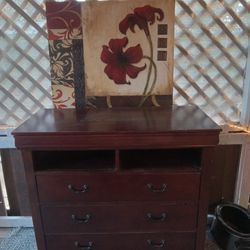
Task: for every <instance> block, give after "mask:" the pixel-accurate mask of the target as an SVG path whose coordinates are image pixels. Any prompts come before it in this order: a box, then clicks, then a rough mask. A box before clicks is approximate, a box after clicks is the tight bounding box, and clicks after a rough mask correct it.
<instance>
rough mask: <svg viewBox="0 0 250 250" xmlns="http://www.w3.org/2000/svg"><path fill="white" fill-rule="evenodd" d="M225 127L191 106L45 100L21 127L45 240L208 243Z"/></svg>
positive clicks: (117, 247) (54, 247) (99, 247)
mask: <svg viewBox="0 0 250 250" xmlns="http://www.w3.org/2000/svg"><path fill="white" fill-rule="evenodd" d="M219 132H220V128H219V127H218V126H217V125H216V124H215V123H214V122H213V121H211V120H210V119H209V118H208V117H207V116H206V115H205V114H204V113H203V112H202V111H200V110H199V109H198V108H197V107H194V106H183V107H176V106H171V107H169V108H145V109H136V108H134V109H132V108H117V109H97V110H85V111H83V112H81V113H79V112H76V111H75V110H53V109H51V110H41V111H39V112H38V113H37V114H35V115H33V116H32V117H31V118H30V119H29V120H28V121H26V122H25V123H24V124H23V125H21V126H20V127H19V128H17V129H16V130H15V131H14V132H13V134H14V136H15V142H16V147H17V148H18V149H21V150H22V155H23V159H24V164H25V171H26V176H27V181H28V187H29V192H30V199H31V207H32V213H33V222H34V227H35V232H36V239H37V243H38V249H39V250H45V249H47V250H77V249H80V250H92V249H93V250H149V249H168V250H203V249H204V237H205V230H206V216H207V200H208V188H207V187H208V181H209V168H210V166H211V165H212V164H213V147H214V146H216V145H217V144H218V136H219Z"/></svg>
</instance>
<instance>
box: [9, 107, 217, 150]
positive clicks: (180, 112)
mask: <svg viewBox="0 0 250 250" xmlns="http://www.w3.org/2000/svg"><path fill="white" fill-rule="evenodd" d="M219 132H220V127H219V126H218V125H216V124H215V123H214V122H213V121H212V120H211V119H210V118H209V117H208V116H207V115H205V114H204V113H203V112H202V111H201V110H200V109H199V108H197V107H195V106H191V105H188V106H179V107H177V106H171V107H169V108H145V109H143V108H141V109H136V108H113V109H97V110H85V111H84V112H82V113H77V112H76V110H73V109H67V110H56V109H44V110H40V111H39V112H38V113H36V114H35V115H33V116H32V117H31V118H30V119H28V120H27V121H26V122H24V123H23V124H22V125H21V126H19V127H18V128H17V129H16V130H14V131H13V135H14V136H15V139H16V146H17V147H18V148H23V147H25V148H27V147H28V148H30V147H31V148H33V147H40V146H42V147H43V146H45V145H46V144H47V146H49V145H51V146H52V147H61V146H62V145H65V146H66V147H67V146H69V147H75V146H76V147H79V146H84V147H85V146H88V145H87V144H88V142H87V141H88V140H89V139H91V141H92V140H94V141H95V142H94V145H93V141H92V142H90V144H89V146H90V147H94V148H95V147H98V145H99V146H100V147H103V146H104V147H105V148H106V147H108V145H110V147H131V146H133V145H135V147H137V146H138V147H139V146H140V145H141V143H139V142H136V141H137V140H138V139H142V138H144V140H145V137H148V140H147V142H146V141H145V142H144V144H143V145H145V143H146V144H148V143H150V138H151V137H152V136H154V137H158V139H157V141H159V147H162V146H163V145H162V143H163V144H164V138H162V139H163V141H162V142H160V141H161V140H160V138H161V137H162V136H168V137H173V136H176V137H177V136H184V137H185V138H183V139H185V141H186V142H187V140H192V137H194V136H195V137H197V136H198V137H199V138H200V139H199V140H200V142H199V143H198V144H200V143H201V142H202V140H203V143H202V145H203V144H204V145H208V146H209V145H213V144H217V143H218V134H219ZM107 136H109V137H107ZM149 136H150V137H149ZM187 136H188V137H189V138H187ZM190 136H191V137H190ZM204 136H205V137H206V138H207V137H208V136H209V137H210V139H209V141H210V142H208V141H207V142H206V140H205V138H204ZM132 137H133V138H134V140H133V141H134V142H135V144H133V142H132V141H131V139H132ZM198 137H197V138H198ZM202 137H203V139H202ZM129 138H130V139H129ZM212 138H213V139H212ZM68 139H69V141H70V142H69V141H68ZM105 139H106V142H104V141H102V140H105ZM127 139H129V140H130V142H129V143H128V142H125V141H126V140H127ZM155 139H156V138H154V140H153V141H155ZM74 140H75V143H74V142H73V141H74ZM107 140H110V144H109V143H108V141H107ZM165 140H166V138H165ZM80 141H81V142H82V143H81V142H80ZM98 141H99V143H98ZM114 141H116V142H115V144H114ZM153 141H152V144H154V147H155V146H157V145H155V143H154V142H153ZM171 141H172V140H171ZM171 141H169V142H168V141H165V144H166V146H167V144H168V143H171ZM68 142H69V144H68ZM119 142H120V144H119ZM62 143H63V144H62ZM72 143H73V144H72ZM131 143H132V144H133V145H132V144H131ZM142 143H143V142H142ZM182 143H184V142H182ZM190 143H191V144H192V141H190V142H189V143H188V144H190ZM97 144H98V145H97ZM156 144H157V143H156ZM165 144H164V145H165ZM91 145H92V146H91ZM194 145H196V143H195V140H194ZM148 146H149V145H148Z"/></svg>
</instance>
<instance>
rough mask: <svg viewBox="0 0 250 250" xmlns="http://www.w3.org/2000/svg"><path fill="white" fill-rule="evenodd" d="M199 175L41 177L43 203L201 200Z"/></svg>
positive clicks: (67, 175) (39, 179) (70, 175)
mask: <svg viewBox="0 0 250 250" xmlns="http://www.w3.org/2000/svg"><path fill="white" fill-rule="evenodd" d="M199 184H200V174H199V173H176V174H175V173H152V174H143V173H133V174H128V173H121V174H119V173H117V174H116V173H100V174H91V173H89V174H88V173H86V174H85V173H74V172H71V173H68V174H63V173H62V174H48V175H46V174H43V175H38V176H37V185H38V192H39V199H40V202H42V203H51V202H64V203H65V202H72V201H74V202H84V201H98V202H105V201H178V200H197V199H198V193H199Z"/></svg>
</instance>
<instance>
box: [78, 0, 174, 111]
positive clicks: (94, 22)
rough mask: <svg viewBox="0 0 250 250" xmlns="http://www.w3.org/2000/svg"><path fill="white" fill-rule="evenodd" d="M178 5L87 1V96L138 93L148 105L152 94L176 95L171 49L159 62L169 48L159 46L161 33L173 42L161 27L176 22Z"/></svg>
mask: <svg viewBox="0 0 250 250" xmlns="http://www.w3.org/2000/svg"><path fill="white" fill-rule="evenodd" d="M173 7H174V6H173V1H168V0H138V1H131V0H123V1H111V0H107V1H84V2H83V3H82V12H81V13H82V29H83V46H84V55H83V56H84V71H85V83H86V95H87V96H92V97H96V96H100V97H101V96H102V97H103V96H106V97H110V98H111V97H112V96H138V97H139V98H136V100H138V104H137V105H138V106H143V104H144V103H145V101H147V100H148V99H149V100H151V99H152V98H151V97H152V96H153V95H154V96H156V95H169V94H171V92H172V85H170V84H171V81H169V79H168V75H169V72H171V69H170V67H168V61H167V59H168V58H167V56H169V53H167V56H166V58H167V59H166V60H165V61H164V60H163V59H162V60H161V61H160V60H158V58H159V57H158V52H159V51H163V50H165V51H166V50H167V49H168V48H166V47H164V48H161V47H159V38H161V39H164V41H167V43H170V42H169V41H171V38H170V37H169V36H168V35H169V34H166V33H165V34H161V35H160V33H159V27H162V26H164V27H167V30H169V28H168V27H172V26H171V25H170V23H169V20H170V19H169V16H170V14H169V10H171V11H172V13H173V14H172V16H173V17H174V11H173V10H174V8H173ZM172 30H173V29H172V28H171V32H172ZM168 45H169V44H167V46H168ZM111 99H112V98H111ZM147 103H148V101H147Z"/></svg>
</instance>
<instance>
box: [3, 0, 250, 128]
mask: <svg viewBox="0 0 250 250" xmlns="http://www.w3.org/2000/svg"><path fill="white" fill-rule="evenodd" d="M249 5H250V0H236V1H235V0H183V1H181V0H176V24H175V44H176V45H175V66H174V84H175V86H174V102H175V103H177V104H186V103H187V102H191V103H195V104H197V105H199V106H200V107H201V108H202V109H203V110H204V111H205V112H206V113H208V114H209V115H210V116H211V117H212V118H213V119H214V120H216V121H217V122H219V123H225V122H231V121H233V122H237V121H239V115H240V110H241V102H242V85H243V77H244V68H245V63H246V56H247V55H246V48H247V45H248V33H249V29H250V14H249V13H250V11H249V9H250V7H249ZM0 9H1V15H0V44H1V46H0V50H1V58H0V60H1V61H0V70H1V71H0V124H8V125H17V124H18V123H20V122H21V121H23V120H24V119H26V118H27V117H28V116H29V115H30V114H31V113H33V112H35V111H36V110H37V109H39V108H41V107H43V106H46V107H48V106H51V105H52V104H51V97H50V96H51V93H50V75H49V72H50V70H49V57H48V47H47V46H48V42H47V36H46V18H45V10H44V3H43V0H0Z"/></svg>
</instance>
